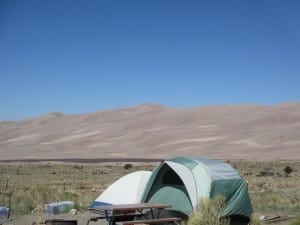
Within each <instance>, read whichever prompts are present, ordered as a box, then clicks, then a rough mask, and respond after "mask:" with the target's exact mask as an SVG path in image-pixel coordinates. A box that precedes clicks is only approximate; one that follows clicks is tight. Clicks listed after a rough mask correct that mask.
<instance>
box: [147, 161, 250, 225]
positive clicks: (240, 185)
mask: <svg viewBox="0 0 300 225" xmlns="http://www.w3.org/2000/svg"><path fill="white" fill-rule="evenodd" d="M220 194H222V195H223V196H225V198H226V207H225V210H224V211H223V215H222V216H225V217H230V218H231V220H232V221H233V220H238V221H244V222H245V223H247V222H248V221H249V217H250V215H251V214H252V206H251V202H250V198H249V194H248V190H247V184H246V183H245V181H244V180H243V178H242V177H241V176H240V174H239V173H238V172H237V171H236V169H234V168H233V167H232V166H231V165H230V164H228V163H224V162H221V161H218V160H211V159H201V158H185V157H177V158H172V159H168V160H165V161H163V162H161V164H160V165H159V166H158V167H156V168H155V169H154V171H153V173H152V175H151V177H150V179H149V181H148V183H147V185H146V188H145V191H144V194H143V197H142V201H143V202H158V203H166V204H170V205H172V209H171V210H169V212H168V213H169V214H168V216H169V215H170V214H172V215H175V216H181V217H182V218H187V217H188V216H189V215H190V214H191V212H192V211H193V209H194V208H195V207H196V205H197V203H198V201H199V199H200V198H214V197H215V196H217V195H220ZM241 224H242V223H241Z"/></svg>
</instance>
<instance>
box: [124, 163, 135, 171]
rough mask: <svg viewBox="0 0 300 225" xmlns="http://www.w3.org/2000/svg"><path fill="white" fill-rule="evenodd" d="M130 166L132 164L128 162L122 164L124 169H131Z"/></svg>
mask: <svg viewBox="0 0 300 225" xmlns="http://www.w3.org/2000/svg"><path fill="white" fill-rule="evenodd" d="M132 167H133V166H132V165H131V164H130V163H128V164H125V165H124V169H125V170H129V169H131V168H132Z"/></svg>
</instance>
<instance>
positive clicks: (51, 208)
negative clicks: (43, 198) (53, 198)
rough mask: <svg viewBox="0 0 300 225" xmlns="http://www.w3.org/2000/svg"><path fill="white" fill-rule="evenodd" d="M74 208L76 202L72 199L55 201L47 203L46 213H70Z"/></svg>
mask: <svg viewBox="0 0 300 225" xmlns="http://www.w3.org/2000/svg"><path fill="white" fill-rule="evenodd" d="M73 208H74V202H72V201H63V202H53V203H50V204H45V213H48V214H51V215H57V214H63V213H68V212H69V211H70V210H71V209H73Z"/></svg>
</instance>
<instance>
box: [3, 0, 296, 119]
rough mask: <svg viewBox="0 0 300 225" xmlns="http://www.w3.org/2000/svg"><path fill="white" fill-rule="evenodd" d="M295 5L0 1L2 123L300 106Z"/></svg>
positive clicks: (156, 0)
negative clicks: (131, 110)
mask: <svg viewBox="0 0 300 225" xmlns="http://www.w3.org/2000/svg"><path fill="white" fill-rule="evenodd" d="M299 12H300V1H298V0H294V1H293V0H289V1H286V0H281V1H277V0H269V1H265V0H251V1H240V0H236V1H231V0H228V1H223V0H220V1H208V0H207V1H176V0H168V1H167V0H135V1H133V0H126V1H125V0H119V1H118V0H116V1H108V0H107V1H100V0H99V1H97V0H91V1H76V0H68V1H67V0H43V1H40V0H36V1H32V0H26V1H23V0H19V1H15V0H0V121H1V120H20V119H27V118H31V117H35V116H38V115H42V114H47V113H50V112H62V113H66V114H77V113H84V112H94V111H98V110H102V109H112V108H119V107H127V106H133V105H136V104H141V103H158V104H164V105H167V106H171V107H181V106H201V105H215V104H247V103H258V104H268V105H269V104H276V103H281V102H287V101H288V102H290V101H299V100H300V13H299Z"/></svg>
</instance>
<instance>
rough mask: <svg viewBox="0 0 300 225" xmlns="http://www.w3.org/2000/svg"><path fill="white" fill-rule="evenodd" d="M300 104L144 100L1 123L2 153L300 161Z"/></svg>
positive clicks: (26, 156) (4, 155) (12, 155)
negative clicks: (179, 104) (186, 104)
mask: <svg viewBox="0 0 300 225" xmlns="http://www.w3.org/2000/svg"><path fill="white" fill-rule="evenodd" d="M299 140H300V103H298V102H296V103H285V104H278V105H273V106H263V105H221V106H210V107H194V108H169V107H165V106H161V105H154V104H144V105H138V106H136V107H131V108H120V109H115V110H104V111H99V112H94V113H90V114H80V115H64V114H61V113H50V114H48V115H43V116H40V117H38V118H33V119H30V120H24V121H18V122H0V159H1V160H9V159H31V158H32V159H35V158H45V159H49V158H57V159H60V158H62V159H66V158H90V159H94V158H111V157H119V158H120V157H121V158H122V157H124V158H166V157H172V156H177V155H186V156H196V157H212V158H220V159H300V141H299Z"/></svg>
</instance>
